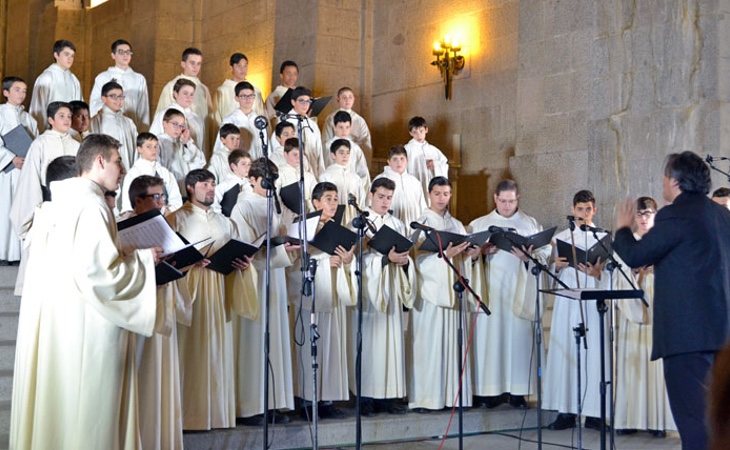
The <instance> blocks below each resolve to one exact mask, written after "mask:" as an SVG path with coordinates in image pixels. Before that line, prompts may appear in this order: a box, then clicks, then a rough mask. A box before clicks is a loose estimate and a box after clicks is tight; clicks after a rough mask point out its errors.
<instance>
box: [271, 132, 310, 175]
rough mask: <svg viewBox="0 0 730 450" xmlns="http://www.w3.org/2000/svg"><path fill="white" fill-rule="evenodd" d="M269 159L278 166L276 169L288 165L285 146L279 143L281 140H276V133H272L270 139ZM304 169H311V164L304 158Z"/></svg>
mask: <svg viewBox="0 0 730 450" xmlns="http://www.w3.org/2000/svg"><path fill="white" fill-rule="evenodd" d="M269 159H270V160H271V162H273V163H274V164H276V167H279V168H281V166H282V164H286V159H285V158H284V146H283V145H281V144H280V143H279V140H278V139H277V138H276V132H273V133H271V136H270V137H269ZM304 167H306V168H309V162H307V158H304Z"/></svg>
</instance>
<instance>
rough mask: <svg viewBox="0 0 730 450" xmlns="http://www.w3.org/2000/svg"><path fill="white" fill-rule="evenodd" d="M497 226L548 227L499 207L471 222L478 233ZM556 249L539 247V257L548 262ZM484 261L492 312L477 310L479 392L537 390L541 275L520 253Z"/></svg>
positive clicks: (525, 232)
mask: <svg viewBox="0 0 730 450" xmlns="http://www.w3.org/2000/svg"><path fill="white" fill-rule="evenodd" d="M492 225H494V226H498V227H505V228H514V229H515V230H516V232H517V233H518V234H520V235H522V236H529V235H532V234H535V233H538V232H540V231H542V226H541V225H540V224H538V223H537V221H536V220H535V219H534V218H532V217H530V216H528V215H527V214H525V213H523V212H522V211H519V210H518V211H517V212H516V213H515V214H514V215H513V216H512V217H509V218H507V217H503V216H501V215H499V213H497V210H494V211H492V212H491V213H489V214H487V215H486V216H483V217H480V218H478V219H476V220H474V221H473V222H471V223H470V224H469V229H470V232H472V233H476V232H479V231H486V230H488V229H489V227H490V226H492ZM550 252H551V247H550V246H549V245H546V246H545V247H542V248H540V249H533V257H535V258H536V259H537V260H538V261H540V262H541V263H543V264H545V263H547V261H548V258H549V257H550ZM480 262H481V261H480ZM479 266H480V270H482V271H483V272H484V273H483V276H484V277H485V279H486V280H488V285H487V286H485V288H486V289H485V291H486V292H484V293H483V294H482V297H483V298H484V299H487V298H488V299H489V309H490V310H491V311H492V315H491V316H486V315H485V314H480V313H477V317H476V318H475V322H473V323H474V324H475V330H474V337H473V341H472V345H473V349H474V351H473V353H472V356H473V360H472V363H473V364H472V369H473V371H472V373H473V376H474V395H479V396H496V395H500V394H502V393H505V392H509V393H511V394H513V395H529V394H532V393H533V392H534V389H535V386H536V375H535V373H533V372H534V370H535V359H536V356H535V352H534V351H533V348H534V347H533V333H532V331H533V320H534V319H535V295H536V285H535V277H534V275H532V274H531V273H530V269H531V268H532V266H533V263H532V262H529V264H528V265H527V267H526V265H525V263H523V262H522V261H521V260H520V259H519V258H517V257H516V256H514V255H512V254H511V253H509V252H506V251H503V250H499V251H497V253H495V254H493V255H488V256H486V257H485V260H483V263H480V264H479ZM541 286H543V284H542V279H541ZM542 306H543V305H542V303H541V307H542ZM540 351H542V349H540Z"/></svg>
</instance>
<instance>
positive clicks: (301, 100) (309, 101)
mask: <svg viewBox="0 0 730 450" xmlns="http://www.w3.org/2000/svg"><path fill="white" fill-rule="evenodd" d="M297 103H299V104H300V105H311V104H312V99H311V98H308V99H306V100H305V99H303V98H298V99H297Z"/></svg>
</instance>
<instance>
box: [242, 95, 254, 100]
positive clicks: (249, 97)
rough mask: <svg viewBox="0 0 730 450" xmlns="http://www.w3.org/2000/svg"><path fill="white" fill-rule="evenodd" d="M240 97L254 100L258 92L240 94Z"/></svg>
mask: <svg viewBox="0 0 730 450" xmlns="http://www.w3.org/2000/svg"><path fill="white" fill-rule="evenodd" d="M238 98H242V99H244V100H253V99H255V98H256V94H247V95H239V96H238Z"/></svg>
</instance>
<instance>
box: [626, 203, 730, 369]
mask: <svg viewBox="0 0 730 450" xmlns="http://www.w3.org/2000/svg"><path fill="white" fill-rule="evenodd" d="M614 250H615V251H616V252H617V253H618V254H619V255H620V256H621V258H622V259H623V260H624V261H625V262H626V264H628V265H629V266H631V267H641V266H648V265H654V332H653V337H654V348H653V349H652V355H651V357H652V359H657V358H662V357H665V356H672V355H677V354H682V353H690V352H700V351H716V350H719V349H720V348H721V347H722V346H723V344H724V343H725V342H726V340H727V338H728V324H729V323H730V320H728V313H729V311H730V211H728V210H727V209H725V208H723V207H721V206H720V205H717V204H716V203H714V202H713V201H712V200H710V199H708V198H707V197H705V196H704V195H700V194H690V193H682V194H680V195H679V196H678V197H677V198H676V199H675V200H674V203H672V204H671V205H668V206H666V207H664V208H662V209H661V210H660V211H659V213H658V214H657V215H656V219H655V224H654V228H652V229H651V230H650V231H649V232H648V233H647V234H646V235H644V237H643V238H642V239H641V240H640V241H637V240H636V239H634V236H633V234H632V233H631V230H629V229H628V228H622V229H620V230H618V231H617V232H616V236H615V240H614Z"/></svg>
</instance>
